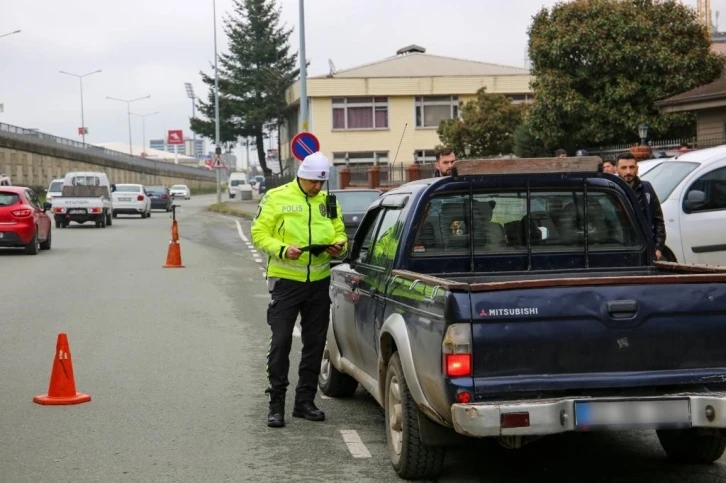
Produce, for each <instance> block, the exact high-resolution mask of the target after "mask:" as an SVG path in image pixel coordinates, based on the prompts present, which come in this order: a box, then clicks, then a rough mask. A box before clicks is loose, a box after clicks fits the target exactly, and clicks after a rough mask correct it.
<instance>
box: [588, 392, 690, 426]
mask: <svg viewBox="0 0 726 483" xmlns="http://www.w3.org/2000/svg"><path fill="white" fill-rule="evenodd" d="M690 424H691V407H690V403H689V401H688V399H661V400H639V401H616V400H614V401H578V402H576V403H575V425H576V427H577V429H578V430H580V431H587V430H588V429H591V428H611V429H616V428H621V429H638V428H641V429H645V428H647V429H658V428H673V427H688V426H690Z"/></svg>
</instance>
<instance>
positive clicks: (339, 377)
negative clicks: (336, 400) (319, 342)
mask: <svg viewBox="0 0 726 483" xmlns="http://www.w3.org/2000/svg"><path fill="white" fill-rule="evenodd" d="M318 386H319V387H320V391H322V393H323V394H325V395H326V396H328V397H341V398H342V397H350V396H352V395H353V394H355V390H356V389H358V381H356V380H355V379H353V378H352V377H350V376H349V375H348V374H344V373H342V372H340V371H339V370H338V369H336V368H335V366H333V363H332V362H331V361H330V351H329V350H328V344H327V343H326V344H325V350H324V351H323V360H322V362H321V363H320V376H319V377H318Z"/></svg>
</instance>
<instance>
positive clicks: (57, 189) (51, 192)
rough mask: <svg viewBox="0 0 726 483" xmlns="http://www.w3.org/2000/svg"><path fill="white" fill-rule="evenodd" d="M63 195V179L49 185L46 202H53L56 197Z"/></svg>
mask: <svg viewBox="0 0 726 483" xmlns="http://www.w3.org/2000/svg"><path fill="white" fill-rule="evenodd" d="M62 195H63V178H58V179H54V180H53V181H51V182H50V184H49V185H48V190H47V191H46V192H45V201H53V198H55V197H56V196H62Z"/></svg>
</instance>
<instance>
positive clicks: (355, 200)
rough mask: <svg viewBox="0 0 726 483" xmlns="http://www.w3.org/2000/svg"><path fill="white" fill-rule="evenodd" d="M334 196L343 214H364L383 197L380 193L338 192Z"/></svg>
mask: <svg viewBox="0 0 726 483" xmlns="http://www.w3.org/2000/svg"><path fill="white" fill-rule="evenodd" d="M333 194H334V195H335V197H336V198H337V199H338V203H340V208H341V209H342V210H343V214H346V213H364V212H365V211H366V210H367V209H368V207H369V206H370V205H371V203H373V202H374V201H375V200H376V199H378V197H379V196H380V195H381V194H380V193H379V192H378V191H349V192H345V191H336V192H335V193H333Z"/></svg>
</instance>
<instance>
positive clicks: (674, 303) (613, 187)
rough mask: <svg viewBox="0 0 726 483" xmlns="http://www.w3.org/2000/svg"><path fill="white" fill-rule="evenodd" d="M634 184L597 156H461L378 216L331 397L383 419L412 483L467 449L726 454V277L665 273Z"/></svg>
mask: <svg viewBox="0 0 726 483" xmlns="http://www.w3.org/2000/svg"><path fill="white" fill-rule="evenodd" d="M652 238H653V237H652V229H651V227H650V226H648V225H647V221H646V218H645V216H644V214H643V212H642V210H641V209H640V208H639V205H638V202H637V199H636V197H635V195H634V193H633V191H632V190H631V189H630V187H629V186H628V185H627V184H626V183H625V182H624V181H622V180H621V179H620V178H618V177H616V176H612V175H609V174H604V173H602V170H601V168H600V159H599V158H594V157H585V158H566V159H515V160H482V161H459V162H457V163H456V164H455V170H454V171H453V175H452V176H450V177H444V178H434V179H426V180H420V181H415V182H411V183H408V184H405V185H403V186H401V187H399V188H396V189H394V190H391V191H389V192H387V193H385V194H384V195H383V196H382V197H381V198H380V199H378V200H376V202H375V203H374V204H373V205H372V206H371V207H370V208H369V210H368V211H367V213H366V215H365V217H364V218H363V221H362V223H361V226H360V228H359V229H358V231H357V233H356V236H355V239H354V241H353V243H352V246H351V249H350V251H349V254H348V257H347V258H346V260H344V263H342V264H341V265H339V266H337V267H336V268H334V269H333V271H332V283H331V299H332V306H331V323H330V326H329V329H328V341H327V346H326V350H325V355H324V358H323V366H322V370H321V376H320V387H321V390H322V392H323V393H324V394H326V395H328V396H331V397H345V396H351V395H352V394H353V393H354V392H355V390H356V388H357V386H358V385H361V386H362V387H363V388H365V389H366V390H367V391H368V392H370V393H371V395H372V396H373V397H374V398H375V399H376V400H377V401H378V403H379V404H380V405H381V406H382V407H383V408H384V410H385V416H386V425H385V430H386V431H387V440H388V450H389V454H390V457H391V461H392V464H393V467H394V469H395V471H396V472H397V474H398V475H399V476H401V477H402V478H407V479H417V478H434V477H436V475H437V474H438V473H439V472H440V470H441V467H442V464H443V459H444V452H445V448H446V446H449V445H453V444H458V443H461V442H463V441H466V439H467V438H469V437H474V438H484V437H492V438H497V439H498V440H499V441H500V442H501V443H502V444H503V445H504V446H506V447H509V448H517V447H520V446H521V445H523V444H525V443H527V442H529V441H532V440H534V439H537V438H541V437H543V436H547V435H551V434H556V433H562V432H566V431H601V430H656V431H657V435H658V439H659V441H660V443H661V446H662V447H663V449H664V451H665V453H667V454H668V456H669V457H671V458H672V459H674V460H677V461H680V462H686V463H696V462H706V463H708V462H713V461H715V460H717V459H718V458H719V457H720V456H721V455H722V453H723V451H724V448H726V436H724V432H723V431H724V430H723V428H726V382H725V381H726V350H724V340H726V268H718V267H707V266H693V265H690V266H686V265H679V264H675V263H661V262H656V261H654V252H655V248H654V245H653V240H652Z"/></svg>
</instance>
